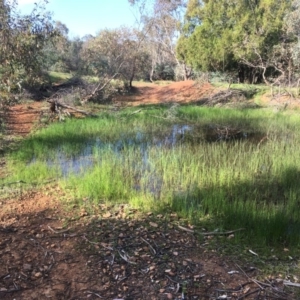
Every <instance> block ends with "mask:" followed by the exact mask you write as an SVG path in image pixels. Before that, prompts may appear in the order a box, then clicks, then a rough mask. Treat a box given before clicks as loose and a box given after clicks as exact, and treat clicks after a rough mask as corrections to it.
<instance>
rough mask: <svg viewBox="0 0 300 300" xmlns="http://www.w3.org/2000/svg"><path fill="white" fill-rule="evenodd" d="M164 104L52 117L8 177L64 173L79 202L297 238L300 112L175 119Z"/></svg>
mask: <svg viewBox="0 0 300 300" xmlns="http://www.w3.org/2000/svg"><path fill="white" fill-rule="evenodd" d="M167 109H168V108H163V107H157V108H155V107H150V108H143V109H142V110H141V112H139V113H136V114H132V112H133V111H132V110H124V111H123V112H120V113H118V114H110V113H104V114H102V115H101V116H100V117H99V118H98V119H86V120H79V121H68V122H66V123H64V124H54V125H53V126H51V127H49V128H47V129H43V130H42V131H40V132H39V133H37V134H36V135H34V136H32V137H29V138H28V139H27V140H25V141H24V143H23V144H22V147H21V148H20V150H18V151H16V152H15V153H13V154H11V156H10V159H11V162H10V165H9V169H10V170H11V174H14V175H12V176H10V178H7V179H6V180H12V179H13V178H15V179H16V178H17V179H19V180H20V179H22V180H24V181H28V182H30V181H37V180H45V179H47V178H49V177H51V178H53V177H61V176H62V174H63V175H65V176H64V178H63V179H61V185H62V186H65V187H68V190H69V191H70V193H71V195H72V196H73V197H74V198H76V199H79V202H80V199H89V201H90V202H91V203H93V205H95V204H98V203H99V202H122V203H124V202H127V203H129V204H131V205H133V206H138V207H140V208H143V209H151V210H157V211H159V210H164V209H165V208H166V207H169V208H171V209H172V211H176V212H177V213H178V214H179V215H181V216H182V217H185V218H187V219H188V220H190V221H193V222H196V223H197V222H204V220H207V219H209V220H210V222H212V223H211V224H213V226H218V227H219V228H225V229H235V228H241V227H243V228H246V229H247V236H248V237H249V239H252V240H253V239H255V241H256V242H257V243H262V244H265V245H266V244H276V243H277V244H278V243H284V244H297V243H298V242H299V237H300V235H299V234H298V230H297V228H300V218H299V217H300V209H299V206H300V204H299V199H300V185H299V184H298V182H300V171H299V170H300V150H299V149H300V147H299V146H300V145H299V143H300V138H299V135H300V133H299V130H298V128H299V125H300V124H299V123H300V121H299V120H298V117H297V116H295V115H293V114H290V115H285V114H282V113H277V114H273V113H272V112H270V111H263V110H258V109H255V110H240V111H238V110H229V109H223V110H222V109H215V108H201V107H196V106H186V107H178V108H177V109H178V111H177V112H176V118H175V119H174V118H172V119H171V120H169V119H168V118H166V117H165V116H166V115H168V114H166V110H167ZM207 136H209V137H211V138H210V139H208V138H207ZM212 137H214V138H212ZM215 137H217V138H215ZM33 158H34V159H33ZM62 161H63V162H64V163H62ZM28 162H30V163H28ZM64 164H65V165H64ZM208 216H209V218H208Z"/></svg>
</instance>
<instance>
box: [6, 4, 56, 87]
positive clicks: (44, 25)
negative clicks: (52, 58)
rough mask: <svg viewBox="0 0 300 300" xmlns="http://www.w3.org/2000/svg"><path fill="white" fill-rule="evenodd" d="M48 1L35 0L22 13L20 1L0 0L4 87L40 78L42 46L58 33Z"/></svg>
mask: <svg viewBox="0 0 300 300" xmlns="http://www.w3.org/2000/svg"><path fill="white" fill-rule="evenodd" d="M45 3H46V1H44V2H40V3H39V4H37V3H36V4H35V6H34V8H33V10H32V11H31V13H29V14H27V15H20V13H19V12H18V6H17V2H16V1H15V0H12V1H4V0H1V1H0V43H1V48H0V66H1V67H0V72H1V79H0V80H1V81H0V82H1V83H0V84H1V86H0V88H1V89H2V90H3V89H5V90H7V91H8V92H10V91H11V89H12V88H21V87H22V86H23V85H24V84H27V85H30V86H32V85H34V84H35V83H38V82H40V80H41V74H42V66H43V63H42V61H43V48H44V46H45V44H46V43H47V41H48V40H49V39H51V38H53V37H54V36H55V35H56V34H57V33H56V31H55V28H54V24H53V21H52V17H51V14H50V13H48V12H47V11H46V8H45Z"/></svg>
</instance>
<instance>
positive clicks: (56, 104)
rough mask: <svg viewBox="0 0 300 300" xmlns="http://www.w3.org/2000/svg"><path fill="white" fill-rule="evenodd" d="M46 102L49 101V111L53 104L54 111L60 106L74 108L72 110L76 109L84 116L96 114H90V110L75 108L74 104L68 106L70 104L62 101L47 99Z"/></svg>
mask: <svg viewBox="0 0 300 300" xmlns="http://www.w3.org/2000/svg"><path fill="white" fill-rule="evenodd" d="M47 102H48V103H50V105H51V111H52V109H53V106H54V107H55V110H54V111H56V110H57V108H59V107H62V108H67V109H71V110H74V111H76V112H78V113H81V114H83V115H85V116H92V117H96V116H97V115H95V114H92V113H90V112H87V111H85V110H82V109H78V108H75V107H74V106H70V105H67V104H64V103H62V102H59V101H57V100H47Z"/></svg>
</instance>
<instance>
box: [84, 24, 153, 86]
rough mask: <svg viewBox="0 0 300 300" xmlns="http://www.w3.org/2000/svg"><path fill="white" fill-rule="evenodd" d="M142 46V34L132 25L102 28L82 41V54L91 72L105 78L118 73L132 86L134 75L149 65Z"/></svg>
mask: <svg viewBox="0 0 300 300" xmlns="http://www.w3.org/2000/svg"><path fill="white" fill-rule="evenodd" d="M143 46H144V44H143V34H142V33H140V32H139V31H137V30H135V29H132V28H127V27H121V28H118V29H112V30H110V29H105V30H102V31H100V32H99V33H98V35H97V36H96V37H93V38H89V39H88V40H87V41H86V42H85V43H84V45H83V49H82V58H83V60H84V61H85V63H86V65H87V67H88V70H87V71H88V72H89V73H90V74H94V75H97V76H99V77H107V78H108V79H110V78H113V77H116V76H118V77H120V78H122V79H123V80H124V81H125V82H126V83H127V84H128V86H129V87H132V81H133V79H134V78H135V77H136V76H137V75H138V74H140V73H142V72H143V71H144V70H146V69H147V68H148V67H147V65H148V64H149V58H148V54H147V52H146V51H145V49H144V47H143Z"/></svg>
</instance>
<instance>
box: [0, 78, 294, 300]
mask: <svg viewBox="0 0 300 300" xmlns="http://www.w3.org/2000/svg"><path fill="white" fill-rule="evenodd" d="M214 92H215V90H214V89H213V87H212V86H211V85H210V84H205V85H203V86H202V87H199V86H197V85H195V84H194V82H192V81H187V82H178V83H172V84H170V85H168V86H157V85H154V84H144V85H142V86H139V87H138V88H137V94H135V95H134V96H126V97H125V96H123V97H119V98H118V99H115V101H116V102H122V103H124V102H126V104H128V105H139V104H155V103H162V102H163V103H166V102H179V103H187V102H195V101H199V100H200V99H201V98H203V97H209V96H210V95H212V94H213V93H214ZM44 106H45V103H39V102H36V103H31V104H30V105H28V104H25V105H24V104H23V105H17V106H14V107H11V108H10V109H9V111H8V113H7V114H6V116H7V120H9V123H8V126H7V129H8V131H9V133H10V134H16V135H21V136H24V135H26V134H28V133H29V132H30V131H31V130H32V128H34V125H35V123H36V122H37V121H38V119H39V115H40V110H41V108H42V107H44ZM12 187H14V188H15V186H12ZM18 189H20V187H18ZM66 199H67V197H66V195H65V194H64V192H63V191H62V190H61V189H60V188H59V187H58V186H57V185H56V184H55V183H53V184H45V186H44V187H43V188H42V189H39V190H37V189H33V190H30V191H27V192H26V193H21V190H19V193H17V195H16V196H15V197H10V198H4V197H2V198H1V194H0V265H1V267H0V299H20V300H21V299H22V300H26V299H39V300H40V299H106V300H112V299H127V300H129V299H132V300H138V299H141V300H148V299H149V300H150V299H151V300H152V299H153V300H156V299H186V300H189V299H246V300H248V299H293V296H292V295H291V294H287V293H283V292H282V289H283V286H282V282H281V281H280V280H277V279H278V278H276V276H275V277H272V278H269V279H268V283H267V284H268V285H264V284H263V283H257V282H256V283H255V282H254V281H253V280H252V279H251V278H255V276H256V274H257V270H255V269H253V268H252V265H250V264H248V263H246V262H245V261H246V260H245V257H247V256H249V260H250V261H251V258H252V254H251V253H249V252H247V251H244V248H243V247H242V245H241V248H239V247H238V246H236V248H235V253H243V255H242V257H243V258H241V257H238V256H234V255H231V256H224V255H223V254H222V250H223V242H222V241H224V240H226V239H230V238H234V233H233V234H227V235H225V236H223V237H220V236H216V235H214V234H211V235H210V234H208V235H205V236H202V235H201V234H200V232H203V230H204V229H202V228H197V229H194V228H193V227H192V226H190V225H189V224H186V223H185V221H184V220H182V219H180V218H179V217H178V216H177V215H176V214H175V213H173V212H172V211H169V212H166V214H165V215H155V214H151V213H149V214H147V215H142V214H139V212H138V211H137V210H133V209H130V208H128V207H126V205H119V206H115V207H109V206H105V205H97V206H94V208H93V213H92V214H91V213H90V212H89V210H86V209H83V208H79V207H77V205H75V204H72V205H71V204H70V203H69V204H68V205H67V206H68V207H69V208H70V207H72V209H71V210H70V209H66V207H65V206H64V203H66V201H67V200H66ZM86 201H88V200H86ZM178 224H181V225H183V227H179V226H178ZM232 229H235V228H232ZM204 232H205V231H204ZM245 234H247V233H246V232H245ZM243 251H244V252H243ZM274 275H275V274H274ZM271 284H272V285H273V286H272V285H271ZM226 295H227V296H226ZM226 297H228V298H226Z"/></svg>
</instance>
